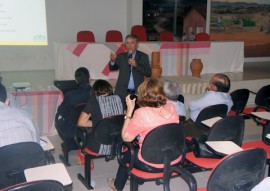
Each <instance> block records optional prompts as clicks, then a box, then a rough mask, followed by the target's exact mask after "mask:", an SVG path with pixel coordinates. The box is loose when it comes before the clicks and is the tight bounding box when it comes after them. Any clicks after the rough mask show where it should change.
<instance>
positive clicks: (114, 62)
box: [109, 34, 151, 98]
mask: <svg viewBox="0 0 270 191" xmlns="http://www.w3.org/2000/svg"><path fill="white" fill-rule="evenodd" d="M125 45H126V49H127V52H124V53H121V54H119V55H116V54H115V53H111V54H110V59H111V61H110V62H109V67H110V70H111V71H113V70H119V76H118V79H117V82H116V87H115V91H114V94H116V95H119V96H120V97H121V98H125V97H126V96H127V95H128V94H131V95H133V94H136V93H137V88H138V86H139V85H140V84H141V83H142V82H143V81H144V76H146V77H150V76H151V67H150V64H149V57H148V55H147V54H145V53H143V52H141V51H139V50H137V48H138V46H139V44H138V37H137V36H135V35H132V34H129V35H127V36H126V38H125Z"/></svg>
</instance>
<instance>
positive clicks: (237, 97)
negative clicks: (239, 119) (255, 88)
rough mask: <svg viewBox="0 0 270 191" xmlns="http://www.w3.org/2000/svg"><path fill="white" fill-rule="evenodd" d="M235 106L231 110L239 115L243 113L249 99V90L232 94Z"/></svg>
mask: <svg viewBox="0 0 270 191" xmlns="http://www.w3.org/2000/svg"><path fill="white" fill-rule="evenodd" d="M230 95H231V98H232V101H233V106H232V108H231V110H232V111H235V112H236V114H237V115H238V114H239V113H242V112H243V110H244V109H245V107H246V105H247V101H248V98H249V90H248V89H245V88H243V89H237V90H235V91H233V92H231V93H230Z"/></svg>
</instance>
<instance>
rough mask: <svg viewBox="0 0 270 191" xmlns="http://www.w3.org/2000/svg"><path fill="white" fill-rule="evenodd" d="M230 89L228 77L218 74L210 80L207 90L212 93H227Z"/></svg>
mask: <svg viewBox="0 0 270 191" xmlns="http://www.w3.org/2000/svg"><path fill="white" fill-rule="evenodd" d="M230 87H231V82H230V79H229V78H228V76H226V75H225V74H221V73H218V74H215V75H214V76H213V77H212V78H211V80H210V82H209V84H208V87H207V89H208V90H212V91H218V92H225V93H228V92H229V90H230Z"/></svg>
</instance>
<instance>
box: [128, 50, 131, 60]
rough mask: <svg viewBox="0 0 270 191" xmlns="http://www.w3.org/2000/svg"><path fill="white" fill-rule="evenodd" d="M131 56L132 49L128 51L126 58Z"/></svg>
mask: <svg viewBox="0 0 270 191" xmlns="http://www.w3.org/2000/svg"><path fill="white" fill-rule="evenodd" d="M130 58H132V50H129V51H128V59H130Z"/></svg>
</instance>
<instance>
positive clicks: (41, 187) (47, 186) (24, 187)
mask: <svg viewBox="0 0 270 191" xmlns="http://www.w3.org/2000/svg"><path fill="white" fill-rule="evenodd" d="M35 190H36V191H65V188H64V186H63V185H62V184H61V183H60V182H58V181H56V180H39V181H33V182H24V183H21V184H16V185H13V186H10V187H8V188H5V189H3V190H1V191H35Z"/></svg>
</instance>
